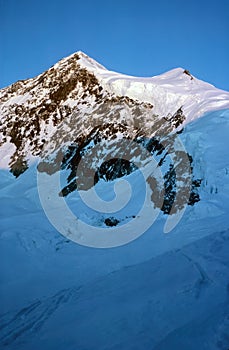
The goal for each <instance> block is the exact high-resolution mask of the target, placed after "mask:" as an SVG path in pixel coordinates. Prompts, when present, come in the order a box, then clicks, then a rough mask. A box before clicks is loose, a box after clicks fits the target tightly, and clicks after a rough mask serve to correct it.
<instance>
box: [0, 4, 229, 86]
mask: <svg viewBox="0 0 229 350" xmlns="http://www.w3.org/2000/svg"><path fill="white" fill-rule="evenodd" d="M228 18H229V0H208V1H206V0H156V1H154V0H151V1H150V0H138V1H135V0H110V1H109V0H106V1H105V0H94V1H93V0H75V1H74V0H55V1H54V0H38V1H35V0H0V87H3V86H6V85H9V84H11V83H13V82H15V81H16V80H19V79H26V78H30V77H33V76H35V75H37V74H40V73H41V72H43V71H44V70H46V69H48V68H49V67H50V66H51V65H53V64H54V63H56V62H57V61H58V60H59V59H61V58H62V57H65V56H68V55H69V54H71V53H73V52H75V51H78V50H81V51H84V52H85V53H86V54H88V55H89V56H91V57H93V58H94V59H96V60H97V61H99V62H100V63H101V64H103V65H104V66H106V67H107V68H108V69H111V70H114V71H118V72H122V73H126V74H130V75H136V76H153V75H157V74H161V73H163V72H165V71H167V70H169V69H172V68H176V67H183V68H186V69H188V70H190V72H191V73H192V74H193V75H195V76H196V77H198V78H199V79H202V80H205V81H208V82H210V83H212V84H214V85H215V86H217V87H219V88H222V89H225V90H229V39H228V38H229V19H228Z"/></svg>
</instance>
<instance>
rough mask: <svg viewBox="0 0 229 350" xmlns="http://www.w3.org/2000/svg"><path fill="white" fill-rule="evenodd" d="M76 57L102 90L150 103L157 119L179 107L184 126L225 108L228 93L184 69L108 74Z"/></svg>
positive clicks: (83, 57) (104, 70)
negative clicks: (140, 74) (145, 74)
mask: <svg viewBox="0 0 229 350" xmlns="http://www.w3.org/2000/svg"><path fill="white" fill-rule="evenodd" d="M76 54H77V55H79V57H80V59H79V64H80V65H82V66H83V67H85V68H86V69H88V70H89V71H91V72H92V73H93V74H95V76H96V78H97V79H98V80H99V82H100V84H101V85H102V86H103V87H104V88H105V89H106V90H108V91H109V92H111V93H115V94H116V95H118V96H128V97H129V98H132V99H137V100H140V101H142V102H147V103H151V104H153V106H154V111H155V113H157V114H159V115H160V116H161V115H166V114H168V113H175V111H176V110H177V109H178V108H180V107H181V106H182V107H183V110H184V113H185V115H186V117H187V119H186V121H185V124H187V123H189V122H190V121H192V120H194V119H196V118H198V117H200V116H202V115H204V114H205V113H207V112H210V111H213V110H219V109H226V108H229V92H227V91H223V90H220V89H218V88H216V87H215V86H213V85H211V84H209V83H207V82H204V81H202V80H199V79H197V78H195V77H194V76H192V75H191V74H190V73H189V71H187V70H186V69H184V68H175V69H172V70H170V71H168V72H166V73H163V74H160V75H157V76H153V77H134V76H129V75H125V74H121V73H117V72H113V71H108V70H107V69H106V68H105V67H104V66H102V65H100V64H98V63H97V62H96V61H95V60H93V59H91V58H90V57H88V56H87V55H85V54H84V53H82V52H77V53H76ZM73 56H74V54H73V55H72V56H71V57H73ZM66 60H67V58H66V59H64V60H63V62H66ZM60 62H61V61H60Z"/></svg>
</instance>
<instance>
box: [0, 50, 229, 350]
mask: <svg viewBox="0 0 229 350" xmlns="http://www.w3.org/2000/svg"><path fill="white" fill-rule="evenodd" d="M0 101H1V103H0V116H1V146H0V164H1V169H0V173H1V174H0V198H1V211H0V234H1V245H0V255H1V259H2V264H1V273H0V282H1V288H0V297H1V313H0V320H1V327H0V344H1V347H2V348H3V349H10V350H14V349H17V350H27V349H28V350H30V349H41V348H44V349H46V348H47V349H60V350H62V349H67V350H71V349H74V350H75V349H77V350H85V349H86V350H90V349H91V350H97V349H104V350H116V349H125V350H149V349H155V350H163V349H169V350H176V349H178V348H180V349H188V350H196V349H199V348H201V349H203V350H228V348H229V338H228V324H229V321H228V305H229V293H228V285H229V281H228V276H229V260H228V250H229V235H228V233H229V220H228V212H229V187H228V184H229V181H228V180H229V162H228V151H227V150H228V147H229V144H228V133H229V93H228V92H224V91H221V90H218V89H216V88H215V87H213V86H211V85H209V84H207V83H205V82H201V81H199V80H198V79H196V78H195V77H193V76H192V75H190V73H189V72H188V71H186V70H184V69H181V68H178V69H175V70H172V71H170V72H168V73H164V74H162V75H160V76H157V77H152V78H135V77H128V76H124V75H122V74H118V73H114V72H109V71H107V70H106V69H105V68H104V67H103V66H101V65H99V64H98V63H97V62H95V61H94V60H92V59H91V58H89V57H88V56H86V55H85V54H83V53H81V52H79V53H76V54H73V55H72V56H70V57H67V58H65V59H63V60H61V61H60V62H58V63H57V64H56V65H54V66H53V67H52V68H50V69H49V70H48V71H47V72H44V73H43V74H41V75H39V76H38V77H35V78H33V79H29V80H26V81H24V82H23V81H22V82H17V83H15V84H13V85H11V86H10V87H7V88H5V89H2V90H1V91H0ZM188 204H189V205H188ZM48 220H49V221H48ZM164 232H169V233H168V234H165V233H164ZM60 233H62V235H60ZM136 238H138V239H136ZM130 241H132V242H130ZM75 242H77V243H80V244H75ZM128 242H130V243H129V244H126V243H128ZM91 247H94V248H97V249H94V248H91ZM98 247H104V248H107V247H110V249H98ZM114 247H116V248H114Z"/></svg>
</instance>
